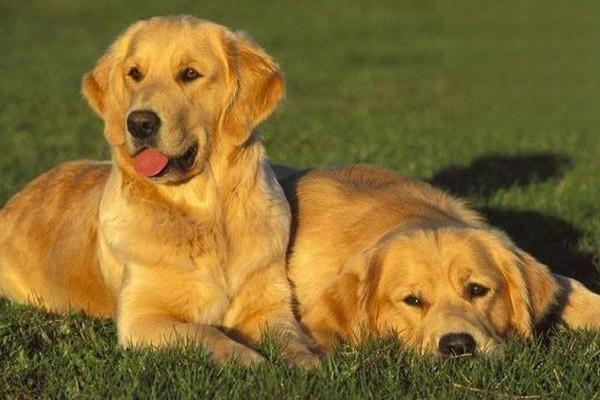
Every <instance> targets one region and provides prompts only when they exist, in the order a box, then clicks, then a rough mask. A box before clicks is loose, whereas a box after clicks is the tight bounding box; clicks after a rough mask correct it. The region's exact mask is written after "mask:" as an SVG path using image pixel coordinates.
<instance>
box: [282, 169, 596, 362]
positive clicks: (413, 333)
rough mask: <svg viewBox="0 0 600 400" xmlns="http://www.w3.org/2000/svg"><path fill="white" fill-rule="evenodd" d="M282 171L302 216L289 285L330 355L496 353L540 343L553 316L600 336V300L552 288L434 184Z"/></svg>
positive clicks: (295, 213) (545, 275) (542, 272)
mask: <svg viewBox="0 0 600 400" xmlns="http://www.w3.org/2000/svg"><path fill="white" fill-rule="evenodd" d="M275 170H276V172H277V174H278V176H279V177H280V178H281V179H282V184H283V187H284V189H285V191H286V194H287V196H288V199H289V200H290V202H291V204H292V220H293V224H292V237H291V239H290V240H291V241H290V243H291V244H290V250H289V258H288V276H289V277H290V280H291V281H292V284H293V287H294V290H295V296H296V300H297V302H298V313H299V316H300V319H301V323H302V324H303V326H304V327H305V328H306V329H307V331H308V332H309V333H310V334H311V336H312V337H313V338H314V339H315V340H316V342H317V343H318V345H319V346H320V348H321V349H322V350H325V351H329V350H331V349H332V348H334V347H335V345H336V343H337V342H338V341H344V342H350V343H356V342H358V341H360V340H362V339H363V338H365V337H371V336H379V335H386V334H388V333H390V332H395V334H397V336H398V337H399V338H400V339H401V340H402V341H403V342H405V343H406V344H408V345H411V346H414V347H416V348H419V349H421V350H422V351H425V352H433V353H435V352H439V351H441V348H442V347H443V346H442V343H443V340H442V338H443V337H444V336H445V335H446V336H448V335H452V334H468V335H469V336H470V337H472V338H473V339H474V342H475V344H476V348H475V349H473V350H476V351H479V352H486V351H495V350H498V349H499V348H500V346H501V344H502V342H503V341H504V340H505V339H506V338H507V337H509V336H513V335H515V336H518V337H522V338H529V337H531V335H532V332H533V329H534V327H535V325H536V324H537V323H539V322H540V321H541V320H542V319H543V318H544V317H545V316H546V314H548V312H550V311H551V310H552V309H553V307H557V308H556V309H555V310H556V311H558V312H559V313H560V317H562V319H563V320H564V321H565V322H566V323H567V324H568V325H569V326H571V327H574V328H579V327H596V328H597V327H600V296H598V295H596V294H594V293H592V292H590V291H588V290H587V289H586V288H585V287H583V286H582V285H581V284H579V283H578V282H576V281H574V280H571V279H567V278H564V277H560V276H554V277H553V276H552V275H551V273H550V272H549V270H548V269H547V267H546V266H544V265H542V264H540V263H538V262H537V261H536V260H535V259H534V258H533V257H531V256H530V255H528V254H526V253H525V252H524V251H522V250H520V249H518V248H517V247H516V246H514V245H513V244H512V243H511V241H510V240H509V239H508V238H507V237H506V236H505V235H504V234H503V233H502V232H500V231H498V230H496V229H493V228H491V227H489V226H488V225H487V224H486V223H485V221H484V220H483V219H482V217H481V216H480V215H478V214H477V213H475V212H474V211H472V210H470V209H469V208H467V207H466V206H465V204H463V203H462V202H460V201H459V200H457V199H455V198H453V197H451V196H449V195H446V194H445V193H443V192H441V191H439V190H436V189H435V188H433V187H431V186H430V185H428V184H426V183H423V182H418V181H414V180H411V179H408V178H406V177H404V176H402V175H399V174H397V173H394V172H392V171H390V170H387V169H384V168H379V167H373V166H364V165H357V166H348V167H343V168H332V169H326V170H313V171H308V172H303V173H294V172H293V171H292V172H290V170H289V169H287V168H285V167H283V168H281V167H275ZM482 288H483V289H482ZM484 289H486V290H487V292H486V290H484ZM561 293H562V295H563V297H566V302H565V303H564V304H561V306H562V308H561V309H559V308H558V306H559V305H558V304H555V303H557V302H558V297H559V295H560V294H561Z"/></svg>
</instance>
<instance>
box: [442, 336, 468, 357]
mask: <svg viewBox="0 0 600 400" xmlns="http://www.w3.org/2000/svg"><path fill="white" fill-rule="evenodd" d="M475 346H476V343H475V339H473V336H471V335H469V334H468V333H447V334H445V335H444V336H442V337H441V338H440V342H439V344H438V348H439V350H440V353H442V354H443V355H445V356H457V355H461V354H473V353H474V352H475Z"/></svg>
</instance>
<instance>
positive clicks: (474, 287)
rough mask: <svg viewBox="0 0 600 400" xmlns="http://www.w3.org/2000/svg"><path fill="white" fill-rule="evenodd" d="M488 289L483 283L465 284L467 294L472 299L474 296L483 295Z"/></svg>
mask: <svg viewBox="0 0 600 400" xmlns="http://www.w3.org/2000/svg"><path fill="white" fill-rule="evenodd" d="M489 291H490V289H489V288H486V287H485V286H483V285H480V284H478V283H469V285H468V286H467V295H468V296H469V298H471V299H473V298H475V297H483V296H485V295H486V294H487V293H488V292H489Z"/></svg>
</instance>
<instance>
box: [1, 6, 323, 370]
mask: <svg viewBox="0 0 600 400" xmlns="http://www.w3.org/2000/svg"><path fill="white" fill-rule="evenodd" d="M83 93H84V95H85V97H86V98H87V100H88V101H89V104H90V105H91V107H92V108H93V109H94V110H95V111H96V112H97V114H98V115H100V116H101V117H102V119H103V120H104V123H105V129H104V134H105V136H106V139H107V140H108V143H109V144H110V146H111V149H112V162H109V163H94V162H87V161H81V162H73V163H67V164H63V165H61V166H59V167H57V168H55V169H53V170H52V171H50V172H48V173H46V174H44V175H42V176H41V177H39V178H37V179H36V180H34V181H33V182H32V183H30V184H29V185H28V186H27V187H26V188H25V189H23V191H21V192H20V193H18V194H17V195H16V196H15V197H14V198H12V199H11V200H10V201H9V202H8V203H7V204H6V206H5V207H4V209H3V210H2V211H1V212H0V227H1V229H0V294H1V295H3V296H5V297H8V298H10V299H13V300H16V301H19V302H23V303H35V304H39V305H42V306H44V307H46V308H48V309H50V310H54V311H66V310H69V309H77V310H83V311H84V312H86V313H88V314H90V315H93V316H100V317H114V318H116V321H117V328H118V338H119V342H120V343H121V344H122V345H124V346H155V347H163V346H168V345H172V344H174V343H176V342H179V341H180V340H184V341H187V342H191V343H195V344H198V345H201V346H205V347H206V348H207V349H208V350H209V351H210V352H211V353H212V355H213V356H214V358H215V359H217V360H227V359H230V358H232V357H236V358H238V359H239V360H240V361H241V362H243V363H246V364H248V363H252V362H254V361H257V360H259V359H261V358H262V357H261V356H260V355H259V354H258V353H257V352H256V351H255V350H253V349H252V348H251V347H249V345H251V344H253V343H256V341H258V340H259V338H260V335H261V331H262V330H263V329H265V328H269V329H271V330H274V331H275V333H276V334H277V337H279V338H280V339H281V342H282V343H281V344H282V346H283V349H284V351H285V354H286V355H287V356H288V357H289V359H290V361H291V362H293V363H297V364H301V365H312V364H314V363H315V362H316V361H317V358H316V357H315V356H314V355H313V354H312V352H311V351H310V350H309V348H308V346H307V345H308V344H309V339H308V338H307V337H306V335H304V334H303V333H302V330H301V329H300V327H299V325H298V323H297V321H296V320H295V319H294V316H293V312H292V308H291V303H290V298H291V290H290V288H289V284H288V281H287V278H286V272H285V253H286V248H287V243H288V236H289V221H290V215H289V206H288V205H287V202H286V200H285V197H284V195H283V192H282V190H281V187H280V186H279V185H278V183H277V181H276V180H275V177H274V175H273V172H272V170H271V167H270V165H269V164H268V163H267V160H266V157H265V152H264V148H263V146H262V144H261V142H260V140H259V138H258V137H257V135H256V134H255V133H254V132H253V128H254V127H255V126H256V125H257V124H259V123H260V122H261V121H262V120H264V119H265V118H266V117H267V116H268V115H269V114H270V113H271V111H272V110H273V109H274V108H275V106H276V105H277V104H278V102H279V101H280V99H281V98H282V96H283V94H284V83H283V80H282V76H281V73H280V71H279V69H278V67H277V65H276V64H275V63H274V61H273V60H272V59H271V58H270V57H269V56H268V55H267V54H266V53H265V52H264V51H263V50H262V49H260V48H259V47H258V46H257V45H255V44H254V43H253V42H251V41H250V40H249V39H248V38H247V37H245V36H244V35H243V34H241V33H235V34H234V33H232V32H230V31H228V30H227V29H225V28H224V27H222V26H219V25H216V24H214V23H210V22H206V21H201V20H197V19H194V18H192V17H187V16H184V17H162V18H152V19H150V20H147V21H141V22H138V23H136V24H134V25H133V26H131V27H130V28H129V29H128V30H127V31H126V32H125V33H124V34H123V35H122V36H120V37H119V38H118V39H117V40H116V42H115V43H114V44H113V45H112V46H111V47H110V49H109V50H108V51H107V52H106V54H104V55H103V56H102V58H101V59H100V60H99V61H98V63H97V65H96V67H95V68H94V69H93V70H92V71H91V72H89V73H87V74H86V75H85V76H84V78H83ZM234 339H235V340H234ZM242 343H243V344H242Z"/></svg>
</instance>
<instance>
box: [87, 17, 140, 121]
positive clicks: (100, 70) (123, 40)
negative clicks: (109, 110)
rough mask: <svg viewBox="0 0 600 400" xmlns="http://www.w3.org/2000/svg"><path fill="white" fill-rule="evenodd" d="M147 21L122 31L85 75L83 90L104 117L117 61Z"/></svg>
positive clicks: (97, 111)
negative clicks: (133, 36) (132, 37)
mask: <svg viewBox="0 0 600 400" xmlns="http://www.w3.org/2000/svg"><path fill="white" fill-rule="evenodd" d="M146 23H147V21H138V22H136V23H135V24H133V25H131V26H130V27H129V28H127V30H126V31H125V32H124V33H122V34H121V35H120V36H119V37H118V38H117V39H116V40H115V42H114V43H113V44H112V45H111V46H110V47H109V48H108V50H106V52H105V53H104V55H102V57H100V59H99V60H98V61H97V62H96V66H95V67H94V69H92V70H91V71H89V72H87V73H86V74H84V75H83V79H82V80H81V92H82V93H83V96H84V97H85V98H86V99H87V101H88V103H89V105H90V107H92V109H93V110H94V111H95V112H96V114H98V115H99V116H100V117H104V114H105V111H106V107H105V99H106V95H107V93H108V91H109V89H110V88H109V83H110V80H111V74H112V72H113V69H114V67H115V65H116V64H117V62H118V61H119V60H120V59H122V58H123V57H125V54H126V52H127V48H128V46H129V39H130V38H131V36H132V35H134V34H135V33H136V32H137V31H139V30H140V29H141V28H142V27H143V26H144V25H146Z"/></svg>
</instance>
